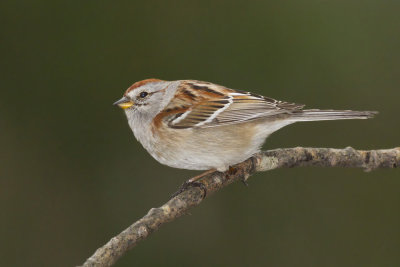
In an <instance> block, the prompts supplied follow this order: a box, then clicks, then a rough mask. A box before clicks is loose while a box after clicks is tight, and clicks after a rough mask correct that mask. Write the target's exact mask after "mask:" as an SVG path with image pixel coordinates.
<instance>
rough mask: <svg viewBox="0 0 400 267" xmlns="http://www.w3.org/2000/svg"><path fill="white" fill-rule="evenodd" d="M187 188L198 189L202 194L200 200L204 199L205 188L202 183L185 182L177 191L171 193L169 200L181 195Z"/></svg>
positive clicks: (205, 194)
mask: <svg viewBox="0 0 400 267" xmlns="http://www.w3.org/2000/svg"><path fill="white" fill-rule="evenodd" d="M189 187H199V188H200V189H202V190H203V192H204V193H203V198H202V200H203V199H205V198H206V196H207V187H206V186H205V185H204V184H203V183H201V182H197V181H186V182H184V183H183V184H182V185H181V186H180V187H179V189H178V191H176V192H175V193H173V194H172V195H171V198H174V197H176V196H177V195H179V194H180V193H182V192H183V191H186V190H187V189H188V188H189Z"/></svg>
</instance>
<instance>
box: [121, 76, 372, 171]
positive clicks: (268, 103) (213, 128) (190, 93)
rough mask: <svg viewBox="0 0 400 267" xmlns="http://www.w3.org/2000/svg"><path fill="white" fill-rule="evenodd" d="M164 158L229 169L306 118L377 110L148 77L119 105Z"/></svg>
mask: <svg viewBox="0 0 400 267" xmlns="http://www.w3.org/2000/svg"><path fill="white" fill-rule="evenodd" d="M114 105H117V106H119V107H121V108H122V109H123V110H124V111H125V114H126V117H127V119H128V124H129V126H130V128H131V129H132V131H133V134H134V135H135V137H136V139H137V140H138V141H139V142H140V143H141V144H142V145H143V147H144V148H145V149H146V150H147V151H148V152H149V153H150V155H151V156H153V157H154V158H155V159H156V160H157V161H158V162H160V163H162V164H165V165H167V166H170V167H174V168H181V169H188V170H217V171H220V172H225V171H227V170H228V169H229V167H230V166H232V165H235V164H237V163H240V162H242V161H244V160H246V159H248V158H250V157H251V156H252V155H253V154H255V153H257V152H259V151H260V148H261V146H262V145H263V143H264V142H265V140H266V138H267V137H268V136H269V135H270V134H272V133H273V132H275V131H277V130H279V129H280V128H282V127H284V126H287V125H289V124H292V123H295V122H300V121H323V120H342V119H368V118H371V117H373V116H374V115H375V114H377V112H376V111H352V110H319V109H303V107H304V105H302V104H295V103H289V102H284V101H278V100H275V99H273V98H270V97H265V96H261V95H258V94H254V93H250V92H245V91H240V90H235V89H230V88H227V87H224V86H221V85H217V84H213V83H210V82H202V81H196V80H178V81H163V80H159V79H147V80H143V81H139V82H136V83H134V84H133V85H132V86H130V87H129V88H128V89H127V90H126V91H125V93H124V95H123V97H122V98H121V99H120V100H118V101H117V102H115V103H114Z"/></svg>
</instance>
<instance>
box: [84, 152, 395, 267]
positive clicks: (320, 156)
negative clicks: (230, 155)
mask: <svg viewBox="0 0 400 267" xmlns="http://www.w3.org/2000/svg"><path fill="white" fill-rule="evenodd" d="M399 165H400V147H397V148H393V149H385V150H355V149H353V148H351V147H348V148H345V149H333V148H302V147H296V148H287V149H276V150H270V151H265V152H260V153H258V154H256V155H254V156H253V157H251V158H250V159H248V160H246V161H244V162H242V163H240V164H237V165H236V166H234V168H235V170H236V172H235V173H232V174H229V175H226V174H225V173H220V172H214V173H210V174H208V175H205V176H204V178H202V180H201V183H203V184H204V188H206V190H207V197H208V196H210V195H211V194H212V193H214V192H216V191H218V190H220V189H221V188H223V187H225V186H227V185H228V184H231V183H232V182H234V181H244V182H246V180H247V179H248V178H249V176H250V175H251V174H253V173H254V172H256V171H268V170H273V169H277V168H284V167H286V168H291V167H302V166H319V167H348V168H362V169H364V170H366V171H371V170H374V169H378V168H397V167H398V166H399ZM202 188H203V187H189V188H187V190H185V191H183V192H181V193H180V194H178V195H176V196H175V197H173V198H172V199H170V200H169V201H168V202H167V203H165V204H164V205H162V206H161V207H159V208H152V209H151V210H150V211H149V212H148V213H147V214H146V215H145V216H144V217H143V218H141V219H140V220H138V221H136V222H135V223H134V224H132V225H131V226H129V227H128V228H127V229H125V230H124V231H123V232H121V233H120V234H118V235H117V236H115V237H113V238H112V239H111V240H110V241H109V242H108V243H107V244H105V245H104V246H103V247H101V248H99V249H97V250H96V252H95V253H94V254H93V255H92V256H91V257H90V258H89V259H87V260H86V262H85V263H84V264H83V265H82V266H111V265H113V264H114V263H115V262H116V261H117V260H118V259H119V258H120V257H121V256H122V255H123V254H124V253H125V252H127V251H128V250H129V249H131V248H133V247H134V246H136V244H137V243H139V241H141V240H144V239H146V238H147V237H148V236H149V235H150V234H151V233H152V232H154V231H156V230H158V228H160V226H161V225H163V224H165V223H167V222H170V221H172V220H174V219H176V218H178V217H180V216H181V215H184V214H187V212H188V210H189V209H190V208H191V207H193V206H196V205H198V204H200V202H201V201H202V200H203V197H204V196H205V192H204V190H203V189H202Z"/></svg>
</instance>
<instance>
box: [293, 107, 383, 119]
mask: <svg viewBox="0 0 400 267" xmlns="http://www.w3.org/2000/svg"><path fill="white" fill-rule="evenodd" d="M376 114H378V112H377V111H353V110H319V109H306V110H302V111H301V112H294V113H293V114H292V116H291V119H293V120H294V121H325V120H351V119H370V118H373V117H374V115H376Z"/></svg>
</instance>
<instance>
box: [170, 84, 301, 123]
mask: <svg viewBox="0 0 400 267" xmlns="http://www.w3.org/2000/svg"><path fill="white" fill-rule="evenodd" d="M180 90H185V91H187V90H190V92H192V94H193V96H194V97H192V99H191V101H188V103H190V104H191V105H190V106H188V109H187V111H186V112H185V113H183V114H182V115H181V116H179V117H177V118H171V119H170V120H169V123H168V124H169V126H170V127H173V128H191V127H199V128H206V127H216V126H222V125H229V124H236V123H241V122H245V121H250V120H254V119H258V118H262V117H268V116H274V115H277V114H282V113H291V112H293V111H297V110H300V109H302V108H303V106H304V105H300V104H295V103H288V102H283V101H277V100H275V99H272V98H268V97H264V96H260V95H256V94H252V93H249V92H242V91H236V90H232V89H228V88H226V87H223V86H219V85H214V84H210V83H203V82H198V81H189V82H187V83H184V84H183V87H182V88H181V89H180ZM197 90H203V93H199V94H197V93H198V91H197ZM204 92H205V93H206V94H207V97H204V95H205V93H204ZM193 100H194V101H193Z"/></svg>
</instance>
